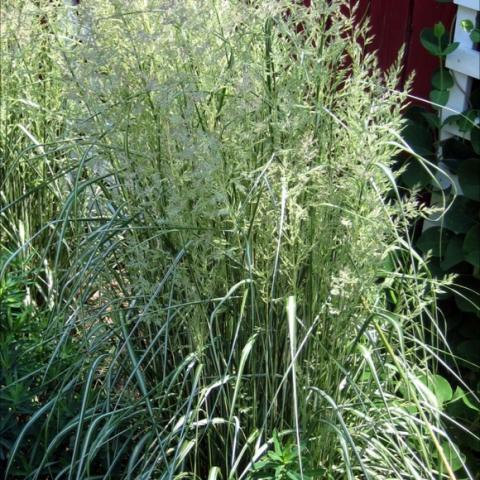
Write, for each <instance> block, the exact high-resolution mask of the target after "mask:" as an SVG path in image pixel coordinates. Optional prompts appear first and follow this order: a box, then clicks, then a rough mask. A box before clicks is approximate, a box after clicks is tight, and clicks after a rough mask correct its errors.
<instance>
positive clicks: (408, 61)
mask: <svg viewBox="0 0 480 480" xmlns="http://www.w3.org/2000/svg"><path fill="white" fill-rule="evenodd" d="M353 1H356V2H358V3H359V15H363V14H367V15H368V16H369V17H370V19H371V25H372V33H373V34H374V35H375V40H374V44H373V48H374V49H375V50H377V51H378V56H379V61H380V66H381V67H382V68H383V69H386V68H388V67H389V66H390V65H391V64H392V63H393V62H394V61H395V59H396V57H397V53H398V50H399V49H400V47H401V46H402V44H405V45H406V50H405V57H404V58H403V64H404V66H405V70H404V76H403V77H404V79H405V78H406V77H407V75H409V74H410V73H411V72H412V71H415V72H416V77H415V82H414V85H413V92H412V93H413V94H414V95H417V96H419V97H423V98H428V93H429V91H430V79H431V76H432V73H433V71H434V70H435V69H436V68H438V59H436V58H434V57H432V56H431V55H430V54H429V53H428V52H427V51H426V50H425V49H424V48H423V47H422V45H421V43H420V32H421V31H422V29H423V28H427V27H432V26H433V25H434V24H435V23H437V22H439V21H442V22H443V23H444V24H445V26H446V27H447V30H448V29H450V27H451V25H452V21H453V19H454V15H455V11H456V6H455V5H453V4H445V3H438V2H437V1H435V0H353Z"/></svg>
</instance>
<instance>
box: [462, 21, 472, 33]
mask: <svg viewBox="0 0 480 480" xmlns="http://www.w3.org/2000/svg"><path fill="white" fill-rule="evenodd" d="M461 25H462V29H463V30H464V31H465V32H467V33H470V32H471V31H472V30H473V28H474V26H475V25H474V24H473V22H472V21H471V20H470V19H469V18H467V19H465V20H462V22H461Z"/></svg>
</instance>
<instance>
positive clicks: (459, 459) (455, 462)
mask: <svg viewBox="0 0 480 480" xmlns="http://www.w3.org/2000/svg"><path fill="white" fill-rule="evenodd" d="M442 449H443V452H444V454H445V456H446V457H447V460H448V463H449V464H450V467H451V468H452V470H453V471H454V472H456V471H457V470H460V469H461V468H462V465H463V463H464V462H465V458H466V457H465V455H464V454H463V453H461V452H460V449H459V448H458V447H457V446H456V445H455V444H453V445H452V444H450V443H449V442H444V443H442Z"/></svg>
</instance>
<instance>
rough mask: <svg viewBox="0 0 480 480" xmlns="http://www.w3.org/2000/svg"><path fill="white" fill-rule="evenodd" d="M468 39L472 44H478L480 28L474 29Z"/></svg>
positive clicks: (479, 41)
mask: <svg viewBox="0 0 480 480" xmlns="http://www.w3.org/2000/svg"><path fill="white" fill-rule="evenodd" d="M470 39H471V40H472V42H473V43H480V28H475V29H474V30H473V31H472V32H471V33H470Z"/></svg>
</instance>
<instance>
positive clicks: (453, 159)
mask: <svg viewBox="0 0 480 480" xmlns="http://www.w3.org/2000/svg"><path fill="white" fill-rule="evenodd" d="M463 28H464V29H465V30H466V31H468V32H470V33H471V34H472V41H474V42H475V41H476V30H478V29H477V28H476V26H474V25H473V24H471V22H464V24H463ZM421 40H422V44H423V45H424V47H425V48H426V49H427V50H428V51H429V52H430V53H431V54H432V55H434V56H436V57H438V60H439V70H437V71H436V72H435V73H434V74H433V77H432V91H431V94H430V100H431V101H432V102H434V105H433V109H434V110H433V111H432V110H429V109H425V108H420V107H418V106H415V107H413V108H411V109H410V111H409V112H408V114H407V118H408V128H407V129H406V130H405V131H404V136H405V139H406V141H407V143H408V144H409V145H410V146H411V147H412V149H413V151H414V152H415V155H413V156H411V157H410V158H407V159H405V160H403V163H404V167H405V172H404V173H403V174H402V176H401V182H402V185H403V186H404V187H405V188H407V189H411V188H420V189H422V191H423V194H422V195H423V198H424V199H425V200H427V201H428V198H430V197H431V198H434V199H435V201H436V202H437V204H440V206H441V205H444V206H445V207H447V208H445V209H444V211H443V212H442V211H439V212H438V213H437V214H436V215H433V216H432V218H433V219H435V218H436V219H437V220H436V221H434V222H433V226H432V225H430V226H429V228H425V229H423V231H418V235H417V241H416V246H417V248H418V249H419V251H420V252H422V253H423V254H424V255H428V256H429V264H430V269H431V271H432V273H433V274H434V275H435V276H437V277H439V278H441V277H442V276H445V275H451V274H456V275H457V279H456V286H455V287H454V288H453V289H452V290H448V291H446V292H445V293H444V294H443V295H442V300H441V302H439V307H440V308H441V309H442V311H443V312H444V321H445V325H446V331H447V336H448V339H449V343H450V345H451V347H452V351H451V352H445V355H444V359H445V362H447V363H446V364H445V366H446V368H445V369H444V370H443V372H442V373H443V374H444V376H445V377H446V379H444V380H445V382H447V380H448V382H447V384H448V383H450V384H452V385H453V386H454V388H455V389H456V390H455V394H454V395H453V393H452V395H450V394H449V396H451V399H449V400H448V402H447V404H446V405H447V411H448V412H449V414H451V415H452V416H453V417H454V418H456V419H457V420H458V421H459V422H460V423H461V424H462V425H466V426H467V427H468V428H469V429H470V430H471V433H470V434H469V433H467V432H465V430H463V429H462V428H456V427H454V426H452V432H453V437H454V438H455V441H456V442H457V443H458V445H459V447H458V448H459V449H460V450H461V451H462V452H464V453H466V454H467V457H468V458H467V461H468V463H469V464H470V465H471V468H472V471H477V470H478V468H479V465H480V463H479V462H480V457H479V452H480V450H479V448H478V441H477V438H478V437H477V436H478V435H479V434H480V430H479V425H478V421H477V420H476V418H475V417H476V415H477V413H476V410H477V409H478V404H479V403H478V402H479V395H480V390H479V386H480V378H479V377H478V373H477V372H478V365H479V362H480V357H478V355H477V353H476V352H477V351H478V348H479V347H480V344H478V341H477V338H478V334H479V329H478V318H479V317H480V310H479V309H480V296H479V295H478V291H479V289H480V277H479V267H480V254H479V250H478V245H480V230H479V227H480V196H479V195H480V175H479V172H480V170H479V168H480V124H479V123H478V120H479V119H480V103H479V101H480V85H479V84H478V82H475V83H474V85H473V90H472V95H471V99H470V102H469V108H468V109H467V110H466V111H465V112H461V113H458V114H456V115H451V116H449V117H447V119H446V120H444V121H442V118H441V115H440V110H439V107H440V106H442V105H445V104H446V103H447V102H448V98H449V89H450V88H451V87H453V84H454V80H453V76H452V74H451V73H450V72H449V71H448V70H447V69H445V67H444V58H445V55H446V54H449V53H451V52H452V51H454V49H455V48H457V45H456V44H455V43H450V42H449V40H448V33H447V29H446V28H445V27H444V26H443V25H440V24H437V25H436V26H434V27H433V28H431V29H425V30H424V31H423V32H422V38H421ZM434 40H435V41H434ZM448 125H455V126H456V127H457V128H458V129H459V130H460V132H462V133H463V134H464V135H465V137H466V138H469V140H465V139H464V138H458V137H453V138H450V139H448V140H444V141H441V137H440V130H441V129H442V128H444V127H446V126H448ZM416 155H420V156H422V157H423V158H424V160H426V161H427V162H428V164H427V163H426V162H425V161H424V160H420V161H419V160H418V158H417V157H416ZM452 178H455V181H454V182H452ZM442 198H443V200H442ZM447 365H448V367H447ZM460 377H461V378H463V379H465V380H467V384H468V386H467V385H465V384H464V383H462V382H461V381H460V380H459V378H460ZM447 384H446V385H447ZM445 388H447V387H445ZM450 389H451V387H450ZM467 390H468V393H466V391H467ZM472 434H473V436H472ZM457 464H458V462H457Z"/></svg>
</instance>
